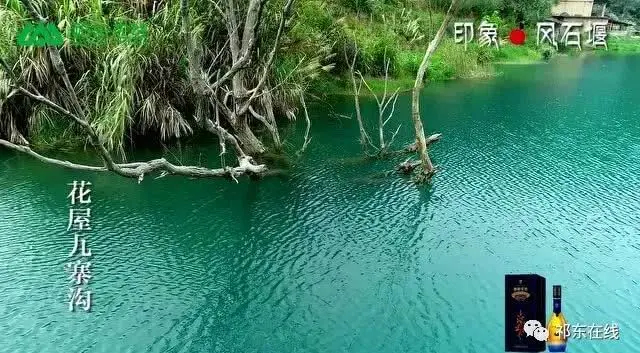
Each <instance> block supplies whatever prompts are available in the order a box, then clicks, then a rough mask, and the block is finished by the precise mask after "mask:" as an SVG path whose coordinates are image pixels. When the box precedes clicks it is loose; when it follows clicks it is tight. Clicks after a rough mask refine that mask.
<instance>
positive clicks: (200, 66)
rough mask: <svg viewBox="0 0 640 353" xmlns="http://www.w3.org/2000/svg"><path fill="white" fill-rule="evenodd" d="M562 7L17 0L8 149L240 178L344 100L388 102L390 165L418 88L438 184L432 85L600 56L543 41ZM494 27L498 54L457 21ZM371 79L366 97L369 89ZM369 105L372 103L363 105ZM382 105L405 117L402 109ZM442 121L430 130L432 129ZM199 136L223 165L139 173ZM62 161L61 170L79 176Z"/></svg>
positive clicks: (1, 95) (421, 144)
mask: <svg viewBox="0 0 640 353" xmlns="http://www.w3.org/2000/svg"><path fill="white" fill-rule="evenodd" d="M553 2H554V1H553V0H531V1H527V2H513V1H511V0H487V1H480V0H478V1H474V0H466V1H465V0H428V1H426V2H425V1H417V0H335V1H325V0H225V1H222V2H219V3H218V2H200V1H194V0H180V1H154V2H153V6H149V4H148V3H150V2H109V3H107V2H104V1H101V0H88V1H85V2H81V3H78V2H75V1H72V0H53V1H44V0H3V1H2V3H0V22H1V23H3V26H2V27H1V28H0V59H1V60H0V64H2V65H1V66H0V142H2V145H3V146H4V147H7V148H9V149H13V150H15V151H19V152H23V153H26V154H29V155H31V156H34V157H36V158H38V159H41V160H43V161H48V159H47V158H46V157H45V156H43V155H40V154H38V153H37V152H35V151H36V150H38V151H40V152H42V151H47V150H51V149H53V150H55V152H61V151H63V150H69V149H73V148H83V147H87V146H93V148H94V149H95V151H96V152H97V156H99V158H100V159H101V160H102V162H103V165H102V166H80V167H82V168H85V169H87V170H99V171H109V172H114V173H116V174H119V175H122V176H125V177H129V178H138V179H139V180H142V178H143V177H144V175H145V174H148V173H150V172H162V173H163V175H164V174H182V175H187V176H189V175H191V176H205V177H206V176H224V177H228V178H229V179H232V180H236V181H237V177H238V176H241V175H250V176H251V175H254V174H264V172H265V171H266V170H268V166H267V165H265V164H263V163H262V161H261V158H260V157H261V156H266V155H268V154H271V153H272V152H275V153H283V152H284V153H289V152H292V151H289V150H291V149H292V148H291V146H289V145H288V144H285V141H284V140H285V139H283V137H282V136H280V133H281V129H282V127H283V126H285V125H286V124H288V123H289V122H292V121H295V120H301V121H302V122H304V123H306V126H307V128H306V134H305V136H304V141H303V142H301V143H300V145H301V146H297V147H299V149H298V148H297V147H296V151H295V152H294V153H293V154H295V155H298V156H299V155H301V154H302V153H303V152H304V150H305V149H306V148H307V147H308V145H310V141H311V138H312V135H313V132H312V129H311V120H310V118H309V114H308V110H307V103H306V102H311V101H312V100H323V99H325V98H326V97H327V96H330V95H336V94H343V95H345V94H346V95H352V96H353V95H354V92H358V94H357V95H362V96H364V95H373V96H377V95H378V94H379V93H381V97H382V101H383V102H386V103H385V104H382V105H381V106H380V109H379V110H380V111H379V115H380V117H379V122H378V126H377V129H378V130H379V142H377V143H376V144H377V147H375V146H373V144H372V141H371V140H370V138H369V136H368V133H367V132H366V131H364V130H363V128H364V126H363V124H362V121H361V120H366V121H369V120H370V119H369V117H365V118H361V117H359V119H358V120H359V122H360V133H361V141H360V143H361V144H362V145H363V152H364V154H365V155H366V156H370V154H369V153H368V152H369V151H367V145H371V147H374V149H377V150H378V152H377V153H375V157H376V158H384V157H386V156H387V155H388V154H391V155H393V152H394V151H392V150H390V142H389V141H393V138H394V137H395V135H396V133H397V131H396V132H395V133H393V131H386V130H385V129H384V124H385V123H386V122H387V121H388V120H389V119H390V118H391V115H393V112H394V111H395V109H393V108H395V103H396V100H395V99H389V97H394V96H395V97H397V92H399V91H406V90H409V89H413V102H412V104H413V106H412V109H413V112H412V120H413V121H412V123H413V124H414V127H415V130H416V141H415V142H416V143H414V144H413V147H411V145H410V146H409V147H407V148H408V149H409V150H410V151H412V152H418V154H419V155H420V160H421V162H417V164H416V163H413V162H410V161H409V160H407V161H406V162H405V163H408V165H409V166H411V168H410V169H411V170H413V169H415V167H416V166H417V165H423V166H424V165H426V166H427V167H428V168H427V169H428V171H425V172H424V173H425V174H428V175H429V178H430V176H431V175H432V174H433V173H434V172H435V171H434V167H433V166H432V165H431V163H430V161H428V153H427V145H428V143H430V141H431V140H430V138H427V137H426V136H425V132H424V130H425V129H424V128H423V125H422V124H423V123H422V121H421V119H422V118H421V115H420V113H419V107H418V105H417V98H416V96H417V94H418V93H419V90H420V89H421V88H422V86H423V85H424V84H425V82H426V83H428V82H437V81H446V80H453V79H483V78H487V77H492V76H494V75H496V72H497V70H496V67H495V66H496V64H505V63H507V64H532V63H540V62H543V61H545V60H548V59H550V58H552V57H553V56H555V55H585V53H587V52H589V51H588V50H585V51H584V52H583V53H577V52H576V51H572V50H566V49H561V50H560V52H557V51H556V49H554V48H553V47H551V46H548V45H543V46H540V47H538V46H537V45H536V43H535V38H536V33H535V23H536V22H537V20H539V19H541V18H546V17H547V15H545V14H549V13H550V9H551V5H552V3H553ZM483 20H486V21H488V22H490V23H494V24H496V26H497V28H498V35H499V38H501V47H500V49H499V50H498V49H495V48H490V47H481V46H479V45H478V44H477V41H473V42H471V43H469V45H468V47H467V49H466V50H465V46H464V45H463V44H457V43H455V42H454V39H453V35H452V34H453V33H452V29H451V28H452V23H453V22H456V21H472V22H473V23H474V27H476V28H477V26H478V24H479V23H480V22H481V21H483ZM118 21H125V22H127V23H131V24H132V25H138V26H139V25H141V24H144V25H145V28H147V29H148V33H147V34H148V37H147V38H146V40H144V43H141V44H132V43H127V42H121V41H117V40H113V39H109V38H106V39H104V41H102V42H101V43H100V45H95V46H91V45H90V44H91V41H89V42H88V43H87V44H88V45H87V46H86V47H85V46H82V47H77V46H74V45H72V44H71V42H69V41H65V42H64V45H62V46H60V47H55V46H50V47H21V46H17V43H16V36H17V35H18V33H19V32H20V29H21V28H22V27H23V26H24V25H25V24H26V23H29V22H50V23H52V24H56V26H57V28H58V30H59V31H60V32H61V34H63V36H64V38H70V34H72V33H71V32H72V28H73V24H74V23H78V22H83V23H85V24H87V26H91V24H92V23H93V24H95V26H96V27H105V28H106V27H108V26H109V25H110V23H117V22H118ZM521 22H522V23H525V28H524V29H525V32H526V33H527V41H526V43H525V44H524V45H521V46H515V45H512V44H510V43H508V41H507V40H506V39H505V38H506V37H507V36H508V33H509V31H510V30H511V29H514V28H516V27H517V24H518V23H521ZM476 36H477V35H476ZM609 43H610V44H609V46H610V48H609V51H608V52H602V53H600V52H598V53H597V54H598V55H619V54H632V53H640V40H639V39H636V38H631V37H624V38H623V37H615V38H610V42H609ZM350 58H353V61H351V59H350ZM423 73H424V75H422V74H423ZM355 77H357V81H358V82H359V83H358V82H356V79H355ZM363 83H364V85H366V87H367V89H364V90H361V88H362V84H363ZM358 85H359V88H358ZM392 92H396V93H394V94H393V95H391V93H392ZM382 93H383V94H382ZM387 93H389V94H390V95H387ZM391 103H393V106H389V105H390V104H391ZM355 104H356V105H359V100H358V99H357V98H356V99H355ZM379 105H380V104H379ZM383 106H384V108H385V109H386V108H388V107H391V108H392V109H389V110H390V113H389V111H385V109H382V108H383ZM356 110H357V111H359V107H356ZM386 114H390V115H389V116H388V117H387V116H386ZM383 115H384V119H383ZM314 123H318V124H322V121H321V120H318V121H316V122H314ZM374 125H375V124H374ZM428 125H429V124H428V120H427V121H426V126H427V130H428ZM368 129H373V127H372V126H370V127H368ZM356 135H357V132H354V137H356ZM376 135H378V133H377V132H376ZM194 136H208V138H213V139H215V141H218V142H219V146H220V156H221V157H220V166H218V167H217V168H215V169H208V168H205V167H203V166H193V167H183V166H177V165H173V164H171V163H170V162H168V161H167V160H165V159H164V158H157V159H154V160H151V161H148V162H134V163H127V153H128V152H130V151H131V150H132V149H135V148H136V146H141V145H145V144H150V145H155V146H158V147H161V146H167V145H175V144H178V143H180V141H182V140H185V139H189V138H192V137H194ZM433 136H439V135H438V134H435V135H432V136H431V137H433ZM362 138H366V139H367V141H364V140H362ZM385 141H386V142H385ZM365 142H366V143H365ZM405 142H406V143H411V142H413V141H405ZM311 144H312V143H311ZM378 147H379V148H378ZM405 150H406V148H405ZM289 154H290V153H289ZM41 157H42V158H41ZM59 162H60V163H58V162H56V163H54V164H58V165H62V166H67V167H73V166H75V167H78V166H77V165H75V164H73V163H67V162H64V161H59Z"/></svg>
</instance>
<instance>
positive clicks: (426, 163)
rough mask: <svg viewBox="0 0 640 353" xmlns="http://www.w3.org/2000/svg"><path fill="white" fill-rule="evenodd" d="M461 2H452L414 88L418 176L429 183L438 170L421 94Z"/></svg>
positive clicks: (419, 71) (413, 109)
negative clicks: (429, 146) (430, 149)
mask: <svg viewBox="0 0 640 353" xmlns="http://www.w3.org/2000/svg"><path fill="white" fill-rule="evenodd" d="M458 3H459V0H452V1H451V5H450V6H449V10H447V14H446V15H445V17H444V19H443V21H442V24H441V25H440V28H439V29H438V32H436V35H435V37H434V38H433V40H431V42H430V43H429V47H428V48H427V51H426V52H425V53H424V57H423V58H422V63H421V64H420V67H419V68H418V74H417V75H416V80H415V84H414V86H413V92H412V101H411V117H412V120H413V126H414V128H415V133H416V148H417V151H418V153H419V155H420V164H421V166H422V171H421V173H420V175H419V176H418V178H417V179H418V181H429V180H430V179H431V177H433V175H434V174H435V172H436V170H435V168H434V166H433V163H432V162H431V158H430V157H429V152H428V150H427V139H426V137H425V134H424V126H423V124H422V119H421V117H420V92H421V90H422V88H423V87H424V76H425V74H426V71H427V68H428V66H429V63H430V60H431V57H432V56H433V53H434V52H435V51H436V49H437V48H438V45H439V44H440V42H441V41H442V37H443V36H444V33H445V31H446V29H447V26H448V24H449V22H450V21H451V18H452V17H453V13H454V12H455V10H456V8H457V6H458Z"/></svg>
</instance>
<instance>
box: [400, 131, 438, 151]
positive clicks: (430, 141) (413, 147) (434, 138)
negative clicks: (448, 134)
mask: <svg viewBox="0 0 640 353" xmlns="http://www.w3.org/2000/svg"><path fill="white" fill-rule="evenodd" d="M441 138H442V134H433V135H431V136H429V137H427V139H426V140H425V143H426V145H427V147H429V146H430V145H431V144H433V143H436V142H438V141H440V139H441ZM417 151H418V145H417V144H416V143H415V142H414V143H412V144H410V145H409V146H407V147H405V148H404V152H417Z"/></svg>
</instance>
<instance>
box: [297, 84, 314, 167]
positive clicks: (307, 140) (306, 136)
mask: <svg viewBox="0 0 640 353" xmlns="http://www.w3.org/2000/svg"><path fill="white" fill-rule="evenodd" d="M300 104H302V109H303V110H304V118H305V121H306V123H307V129H306V130H305V132H304V142H303V143H302V147H301V148H300V150H298V152H297V154H298V155H302V154H303V153H304V151H306V150H307V147H308V146H309V143H311V137H309V132H310V131H311V119H309V111H308V110H307V103H306V102H305V100H304V93H300Z"/></svg>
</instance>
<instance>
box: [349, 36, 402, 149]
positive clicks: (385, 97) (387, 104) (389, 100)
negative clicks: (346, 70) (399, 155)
mask: <svg viewBox="0 0 640 353" xmlns="http://www.w3.org/2000/svg"><path fill="white" fill-rule="evenodd" d="M390 65H391V60H390V59H388V58H387V50H386V49H385V51H384V92H383V93H382V97H378V95H377V94H376V93H375V92H374V91H373V89H371V86H369V84H368V83H367V81H366V80H365V79H364V77H363V76H362V73H360V72H358V75H359V76H360V80H361V82H362V83H364V85H365V86H366V87H367V89H368V90H369V93H371V95H372V96H373V97H374V98H375V100H376V104H377V105H378V139H379V143H380V149H379V151H378V153H379V154H380V155H384V154H386V153H387V152H388V151H389V147H391V145H392V144H393V141H394V140H395V138H396V135H398V131H400V127H401V125H398V128H397V129H396V130H395V132H394V133H393V134H392V135H391V139H390V140H389V143H388V144H387V143H385V139H384V135H385V133H384V127H385V126H386V125H387V123H388V122H389V120H391V118H392V117H393V114H394V113H395V111H396V103H397V102H398V94H399V93H400V88H397V89H396V90H395V92H393V94H391V95H389V89H388V88H389V66H390ZM389 109H390V111H389ZM387 112H388V113H387Z"/></svg>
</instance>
